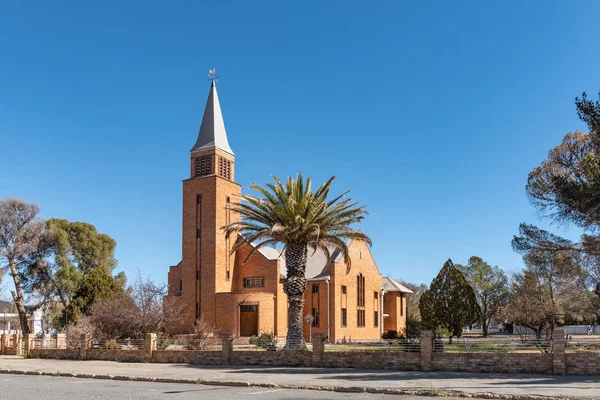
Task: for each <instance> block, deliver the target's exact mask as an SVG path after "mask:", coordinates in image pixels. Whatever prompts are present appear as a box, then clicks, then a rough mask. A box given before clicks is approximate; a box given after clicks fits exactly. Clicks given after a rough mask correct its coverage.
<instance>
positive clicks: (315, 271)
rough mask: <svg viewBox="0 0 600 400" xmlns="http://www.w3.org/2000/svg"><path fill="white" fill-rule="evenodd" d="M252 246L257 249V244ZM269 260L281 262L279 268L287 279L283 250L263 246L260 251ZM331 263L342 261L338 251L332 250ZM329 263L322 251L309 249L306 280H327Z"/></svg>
mask: <svg viewBox="0 0 600 400" xmlns="http://www.w3.org/2000/svg"><path fill="white" fill-rule="evenodd" d="M252 246H254V247H256V243H252ZM258 252H259V253H261V254H262V255H263V256H265V258H267V259H268V260H277V259H278V260H279V266H280V269H281V276H282V278H285V277H286V275H287V268H286V267H285V257H284V253H281V250H277V249H275V248H273V247H267V246H263V247H261V248H260V249H258ZM329 252H330V254H331V260H330V261H331V262H339V261H340V260H341V259H342V256H341V253H340V251H339V250H337V249H333V248H332V249H330V250H329ZM327 265H328V261H327V255H326V254H325V252H323V251H321V250H317V251H313V250H311V249H308V254H307V256H306V273H305V277H306V279H326V278H328V277H329V276H330V275H329V269H328V268H327Z"/></svg>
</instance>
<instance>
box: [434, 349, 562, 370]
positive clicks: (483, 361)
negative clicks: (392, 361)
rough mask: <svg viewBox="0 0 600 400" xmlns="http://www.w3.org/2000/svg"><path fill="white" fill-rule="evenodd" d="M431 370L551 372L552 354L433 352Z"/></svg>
mask: <svg viewBox="0 0 600 400" xmlns="http://www.w3.org/2000/svg"><path fill="white" fill-rule="evenodd" d="M431 369H432V370H433V371H452V372H503V373H531V374H551V373H552V354H542V353H434V354H433V356H432V359H431Z"/></svg>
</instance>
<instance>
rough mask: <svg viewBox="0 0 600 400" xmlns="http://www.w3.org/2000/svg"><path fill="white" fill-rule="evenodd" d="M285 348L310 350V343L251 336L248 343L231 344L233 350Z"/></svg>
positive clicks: (277, 349) (279, 349) (281, 338)
mask: <svg viewBox="0 0 600 400" xmlns="http://www.w3.org/2000/svg"><path fill="white" fill-rule="evenodd" d="M286 349H294V350H312V343H308V342H305V341H298V342H294V341H291V342H288V341H287V340H286V338H283V337H270V336H264V337H258V338H251V340H250V341H249V343H248V344H237V345H234V346H233V350H234V351H281V350H286Z"/></svg>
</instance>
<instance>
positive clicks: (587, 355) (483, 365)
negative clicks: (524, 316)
mask: <svg viewBox="0 0 600 400" xmlns="http://www.w3.org/2000/svg"><path fill="white" fill-rule="evenodd" d="M232 337H233V335H232V334H231V333H229V334H225V335H224V336H223V338H222V350H221V351H183V350H156V335H154V334H148V335H147V338H146V341H145V346H144V348H143V349H139V350H104V349H90V348H89V345H88V346H86V347H87V348H82V349H75V350H71V349H68V350H64V349H62V350H61V349H36V348H34V347H29V346H30V344H29V343H30V341H29V340H25V342H24V343H25V344H26V345H25V349H26V350H29V354H30V355H32V356H33V357H40V358H54V359H83V360H107V361H109V360H110V361H126V362H146V361H150V362H156V363H185V364H199V365H273V366H287V367H326V368H364V369H392V370H399V371H447V372H496V373H531V374H555V375H564V374H569V375H600V353H597V352H596V353H595V352H566V351H565V342H564V334H563V332H561V331H555V332H554V334H553V352H552V353H539V352H530V353H476V352H463V353H440V352H435V351H433V335H432V334H431V332H423V335H422V337H421V351H420V352H411V353H404V352H393V351H365V352H362V351H358V352H336V351H331V352H326V351H324V350H325V347H324V344H323V343H324V341H323V334H322V333H315V334H314V336H313V351H299V350H281V351H233V345H232ZM81 343H89V341H88V340H87V339H86V338H83V337H82V342H81ZM4 350H7V351H9V350H10V348H8V347H4Z"/></svg>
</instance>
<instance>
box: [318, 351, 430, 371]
mask: <svg viewBox="0 0 600 400" xmlns="http://www.w3.org/2000/svg"><path fill="white" fill-rule="evenodd" d="M321 366H323V367H325V368H368V369H397V370H401V371H419V370H421V355H420V354H419V353H385V352H381V351H370V352H356V353H351V352H348V353H346V352H325V353H323V359H322V361H321Z"/></svg>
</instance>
